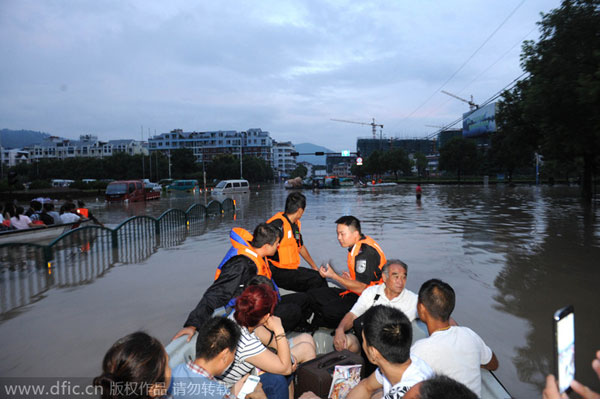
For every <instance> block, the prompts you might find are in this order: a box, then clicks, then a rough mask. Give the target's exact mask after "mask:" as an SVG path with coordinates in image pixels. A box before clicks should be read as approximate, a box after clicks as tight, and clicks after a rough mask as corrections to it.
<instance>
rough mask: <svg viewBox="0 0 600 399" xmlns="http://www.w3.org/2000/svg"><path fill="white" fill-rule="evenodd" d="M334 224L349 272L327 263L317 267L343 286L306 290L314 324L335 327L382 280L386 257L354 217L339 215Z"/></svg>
mask: <svg viewBox="0 0 600 399" xmlns="http://www.w3.org/2000/svg"><path fill="white" fill-rule="evenodd" d="M335 223H336V224H337V239H338V241H339V243H340V245H341V246H342V247H343V248H348V259H347V263H348V271H345V272H344V273H342V274H341V275H340V274H337V273H336V271H335V270H333V268H332V267H331V265H329V264H327V265H326V266H321V268H320V269H319V272H320V273H321V276H322V277H324V278H330V279H332V280H334V281H335V282H336V283H338V284H339V285H341V286H342V287H344V289H341V288H333V287H325V288H316V289H312V290H310V291H308V292H307V294H308V295H309V297H310V303H311V308H312V310H313V312H314V314H315V316H314V319H313V322H312V325H313V327H321V326H324V327H328V328H336V327H337V326H338V325H339V323H340V321H341V320H342V318H343V317H344V315H346V313H348V312H349V311H350V309H351V308H352V306H353V305H354V303H355V302H356V300H357V299H358V297H359V296H360V294H361V293H362V292H363V290H364V289H365V288H367V287H369V286H371V285H375V284H379V283H381V282H382V278H381V268H382V267H383V265H384V264H385V262H386V259H385V255H384V253H383V250H382V249H381V247H380V246H379V244H377V243H376V242H375V240H373V239H372V238H370V237H367V236H365V235H363V234H362V232H361V229H360V221H359V220H358V219H357V218H355V217H354V216H342V217H341V218H339V219H338V220H336V221H335Z"/></svg>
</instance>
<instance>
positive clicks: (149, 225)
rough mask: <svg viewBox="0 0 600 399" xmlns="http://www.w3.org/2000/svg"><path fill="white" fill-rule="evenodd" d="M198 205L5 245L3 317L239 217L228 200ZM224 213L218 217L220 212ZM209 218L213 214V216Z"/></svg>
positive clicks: (0, 262)
mask: <svg viewBox="0 0 600 399" xmlns="http://www.w3.org/2000/svg"><path fill="white" fill-rule="evenodd" d="M225 205H226V207H225V209H226V210H227V212H225V211H224V210H223V208H224V207H223V206H222V204H221V203H219V202H217V201H211V202H210V203H209V205H208V206H206V207H205V206H203V205H193V206H191V207H190V208H189V209H188V210H187V211H182V210H179V209H170V210H168V211H166V212H164V213H163V214H162V215H160V217H159V218H158V219H155V218H152V217H149V216H135V217H132V218H129V219H127V220H126V221H124V222H123V223H121V224H119V225H118V226H117V227H116V228H115V229H109V228H105V227H100V226H86V227H82V228H80V229H76V230H73V231H71V232H69V233H68V234H66V235H63V236H61V237H60V238H57V239H56V240H55V241H53V242H52V243H50V244H49V245H37V244H21V243H14V244H5V245H1V246H0V287H1V288H2V289H1V290H0V321H2V320H5V319H10V318H12V317H14V316H16V315H18V314H19V313H20V311H21V310H22V309H21V308H22V307H23V306H25V305H29V304H31V303H34V302H36V301H38V300H40V299H42V298H43V294H44V293H45V292H46V291H48V290H49V289H50V288H68V287H75V286H80V285H85V284H90V283H92V282H93V281H94V280H95V279H96V278H99V277H101V276H102V275H103V274H104V273H105V272H106V271H107V270H108V269H110V268H111V267H113V266H114V265H115V264H123V265H124V264H135V263H140V262H142V261H144V260H146V259H148V258H149V257H150V256H151V255H152V254H153V253H155V252H156V251H157V249H158V248H159V247H161V248H171V247H175V246H177V245H180V244H181V243H182V242H183V241H184V240H185V239H186V237H187V236H198V235H200V234H203V233H204V232H205V231H206V229H207V225H208V224H211V222H212V225H213V226H214V225H215V223H219V222H220V221H222V220H223V219H224V218H228V219H229V218H233V216H234V213H232V208H231V206H230V204H229V203H227V202H225ZM215 216H218V217H215ZM207 217H209V218H207Z"/></svg>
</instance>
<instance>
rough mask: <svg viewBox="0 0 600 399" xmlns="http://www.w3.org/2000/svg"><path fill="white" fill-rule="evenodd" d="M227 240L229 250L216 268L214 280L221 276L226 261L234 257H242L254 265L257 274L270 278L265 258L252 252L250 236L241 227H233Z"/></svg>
mask: <svg viewBox="0 0 600 399" xmlns="http://www.w3.org/2000/svg"><path fill="white" fill-rule="evenodd" d="M229 240H230V241H231V248H230V249H229V251H227V253H226V254H225V257H224V258H223V260H222V261H221V263H220V264H219V266H218V267H217V271H216V272H215V280H216V279H218V278H219V276H220V275H221V268H222V267H223V265H224V264H225V263H227V261H228V260H229V259H231V258H233V257H234V256H236V255H244V256H246V257H248V258H250V259H252V261H253V262H254V264H256V271H257V274H258V275H260V276H265V277H268V278H269V279H270V278H271V269H270V268H269V266H268V264H267V262H266V260H265V258H261V257H260V256H258V254H257V253H256V252H255V251H254V248H252V246H251V245H250V241H252V234H250V233H249V232H248V231H246V230H244V229H242V228H241V227H234V228H233V229H231V232H230V233H229Z"/></svg>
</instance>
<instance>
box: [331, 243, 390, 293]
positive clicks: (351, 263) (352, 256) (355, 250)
mask: <svg viewBox="0 0 600 399" xmlns="http://www.w3.org/2000/svg"><path fill="white" fill-rule="evenodd" d="M363 244H366V245H368V246H370V247H371V248H373V249H375V251H377V253H378V254H379V269H380V270H381V268H382V267H383V265H385V262H386V259H385V254H384V253H383V250H382V249H381V247H380V246H379V244H377V243H376V242H375V240H373V239H372V238H371V237H367V236H365V238H362V239H360V240H358V241H357V242H356V244H354V246H353V247H352V250H351V251H349V252H348V271H349V272H350V277H351V278H352V280H356V270H355V266H356V256H357V255H358V254H359V253H360V247H361V246H362V245H363ZM382 282H383V279H382V278H381V277H379V279H377V280H373V281H371V282H370V283H369V284H367V287H370V286H372V285H375V284H381V283H382ZM350 292H354V293H355V294H356V295H360V293H359V292H355V291H352V290H347V291H344V292H342V293H341V294H340V295H341V296H344V295H346V294H348V293H350Z"/></svg>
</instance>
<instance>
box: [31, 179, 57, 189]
mask: <svg viewBox="0 0 600 399" xmlns="http://www.w3.org/2000/svg"><path fill="white" fill-rule="evenodd" d="M50 187H52V184H50V182H49V181H48V180H34V181H32V182H31V184H30V185H29V189H30V190H37V189H44V188H50Z"/></svg>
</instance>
